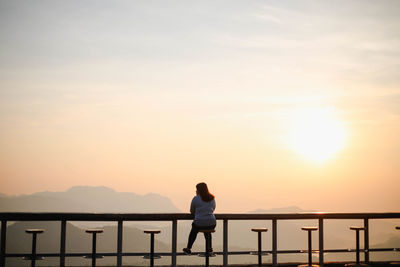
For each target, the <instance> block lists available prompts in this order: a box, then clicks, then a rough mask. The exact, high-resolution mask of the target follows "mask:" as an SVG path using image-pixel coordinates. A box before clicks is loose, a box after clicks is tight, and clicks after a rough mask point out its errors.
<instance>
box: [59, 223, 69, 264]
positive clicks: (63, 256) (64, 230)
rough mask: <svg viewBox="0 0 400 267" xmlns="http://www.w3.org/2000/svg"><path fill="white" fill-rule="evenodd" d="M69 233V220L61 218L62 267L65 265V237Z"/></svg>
mask: <svg viewBox="0 0 400 267" xmlns="http://www.w3.org/2000/svg"><path fill="white" fill-rule="evenodd" d="M66 233H67V221H66V220H61V237H60V267H65V238H66Z"/></svg>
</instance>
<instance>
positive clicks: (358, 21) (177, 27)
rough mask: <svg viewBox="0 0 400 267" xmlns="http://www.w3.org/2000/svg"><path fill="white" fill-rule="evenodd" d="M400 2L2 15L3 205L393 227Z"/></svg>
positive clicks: (44, 7)
mask: <svg viewBox="0 0 400 267" xmlns="http://www.w3.org/2000/svg"><path fill="white" fill-rule="evenodd" d="M399 13H400V2H399V1H396V0H393V1H391V0H387V1H369V0H346V1H345V0H341V1H339V0H332V1H318V0H300V1H289V0H282V1H255V0H250V1H235V0H229V1H223V0H221V1H210V0H205V1H191V0H189V1H187V0H185V1H183V0H182V1H171V0H163V1H161V0H160V1H148V0H146V1H135V0H129V1H128V0H126V1H104V0H91V1H89V0H80V1H74V0H73V1H57V0H56V1H55V0H37V1H29V0H26V1H21V0H0V148H1V149H0V192H1V193H4V194H8V195H20V194H31V193H33V192H38V191H64V190H67V189H68V188H70V187H72V186H75V185H89V186H107V187H110V188H113V189H115V190H116V191H120V192H135V193H138V194H146V193H149V192H153V193H158V194H162V195H164V196H167V197H169V198H170V199H171V200H172V201H173V202H174V204H175V205H176V206H177V207H178V208H180V209H181V210H182V211H186V210H188V208H189V203H190V200H191V198H192V197H193V195H194V194H195V185H196V183H198V182H203V181H204V182H206V183H207V184H208V185H209V188H210V191H211V192H212V193H213V194H215V195H216V200H217V210H216V211H217V212H246V211H251V210H255V209H260V208H261V209H268V208H276V207H283V206H291V205H297V206H299V207H301V208H304V209H311V210H316V211H340V212H365V211H399V210H400V194H399V193H398V192H399V191H398V189H399V183H400V182H399V178H400V177H399V174H400V138H399V136H400V75H399V72H400V18H399V16H398V14H399Z"/></svg>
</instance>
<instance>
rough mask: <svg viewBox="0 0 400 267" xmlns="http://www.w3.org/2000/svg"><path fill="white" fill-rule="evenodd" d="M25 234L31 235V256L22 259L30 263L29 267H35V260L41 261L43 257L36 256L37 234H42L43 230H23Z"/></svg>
mask: <svg viewBox="0 0 400 267" xmlns="http://www.w3.org/2000/svg"><path fill="white" fill-rule="evenodd" d="M25 232H26V233H27V234H32V254H31V256H29V257H23V259H24V260H30V261H31V267H35V265H36V261H37V260H43V259H44V258H43V257H38V256H36V238H37V234H41V233H44V229H25Z"/></svg>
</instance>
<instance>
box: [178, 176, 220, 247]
mask: <svg viewBox="0 0 400 267" xmlns="http://www.w3.org/2000/svg"><path fill="white" fill-rule="evenodd" d="M196 189H197V190H196V196H195V197H194V198H193V199H192V203H191V204H190V213H191V214H193V215H194V221H193V223H192V230H191V231H190V234H189V239H188V243H187V247H186V248H184V249H183V252H184V253H185V254H191V253H192V251H191V249H192V245H193V243H194V241H195V240H196V237H197V234H198V233H199V230H213V229H214V228H215V226H216V225H217V221H216V220H215V216H214V210H215V197H214V195H212V194H211V193H210V192H209V191H208V187H207V184H206V183H199V184H197V185H196ZM204 237H205V238H206V234H204ZM206 239H207V238H206ZM208 240H209V248H210V251H209V252H212V251H213V249H212V241H211V235H209V239H208Z"/></svg>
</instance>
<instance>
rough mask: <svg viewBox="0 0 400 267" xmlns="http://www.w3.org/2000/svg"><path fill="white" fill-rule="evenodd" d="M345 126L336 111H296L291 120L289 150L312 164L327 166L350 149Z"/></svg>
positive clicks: (330, 109)
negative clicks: (338, 155) (324, 164)
mask: <svg viewBox="0 0 400 267" xmlns="http://www.w3.org/2000/svg"><path fill="white" fill-rule="evenodd" d="M346 140H347V132H346V128H345V126H344V123H343V122H342V121H341V120H340V119H339V117H338V116H337V112H336V110H335V109H333V108H322V107H318V108H302V109H296V110H293V112H292V113H291V115H290V119H289V132H288V137H287V142H288V144H289V147H290V148H291V149H293V150H294V151H296V152H297V153H298V154H300V155H302V156H303V157H305V158H306V159H308V160H311V161H314V162H324V161H327V160H329V159H331V158H332V157H334V156H335V155H336V154H337V153H338V152H339V151H340V150H342V149H343V148H344V147H345V145H346Z"/></svg>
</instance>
